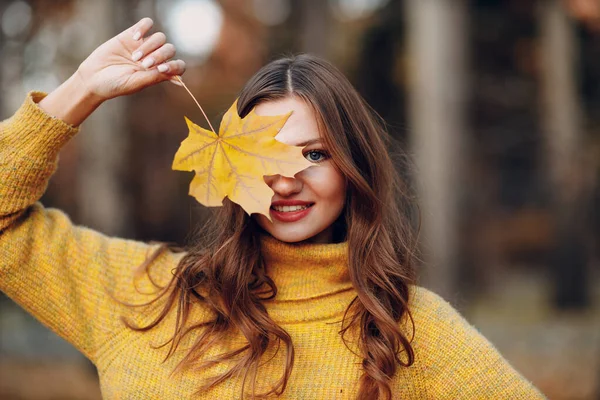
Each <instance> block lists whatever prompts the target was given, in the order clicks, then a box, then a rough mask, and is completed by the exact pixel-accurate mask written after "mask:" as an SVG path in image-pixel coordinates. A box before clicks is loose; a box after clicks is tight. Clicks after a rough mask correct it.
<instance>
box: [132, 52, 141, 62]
mask: <svg viewBox="0 0 600 400" xmlns="http://www.w3.org/2000/svg"><path fill="white" fill-rule="evenodd" d="M143 55H144V53H142V52H141V51H139V50H138V51H135V52H133V54H132V55H131V59H132V60H133V61H137V60H139V59H140V58H142V56H143Z"/></svg>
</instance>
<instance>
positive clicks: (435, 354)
mask: <svg viewBox="0 0 600 400" xmlns="http://www.w3.org/2000/svg"><path fill="white" fill-rule="evenodd" d="M412 312H413V317H414V320H415V342H414V344H415V357H416V361H417V362H419V363H420V364H421V365H423V367H422V368H423V375H424V377H425V386H426V387H427V391H428V392H429V395H430V397H431V398H434V399H458V398H460V399H483V398H486V399H524V400H525V399H527V400H534V399H544V398H545V397H544V396H543V395H542V394H541V393H540V392H539V391H538V390H537V389H536V388H535V387H534V386H533V385H532V384H531V383H530V382H529V381H527V380H526V379H525V378H524V377H523V376H522V375H520V374H519V373H518V372H517V371H516V370H515V369H514V368H513V367H512V366H511V365H510V364H509V363H508V361H507V360H506V359H504V358H503V357H502V355H500V353H499V352H498V351H497V350H496V349H495V348H494V346H493V345H492V344H491V343H490V342H489V341H488V340H487V339H486V338H484V337H483V336H482V335H481V333H479V332H478V331H477V330H476V329H475V328H474V327H473V326H472V325H470V324H469V323H468V322H467V321H466V320H465V319H464V318H463V317H462V316H461V315H460V314H459V313H458V312H457V311H456V310H455V309H454V308H453V307H452V306H451V305H450V304H449V303H448V302H446V301H445V300H444V299H442V298H441V297H440V296H438V295H436V294H435V293H433V292H431V291H429V290H426V289H424V288H418V289H417V291H416V294H415V298H414V306H413V310H412Z"/></svg>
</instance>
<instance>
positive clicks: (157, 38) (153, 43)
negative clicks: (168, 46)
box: [131, 32, 167, 68]
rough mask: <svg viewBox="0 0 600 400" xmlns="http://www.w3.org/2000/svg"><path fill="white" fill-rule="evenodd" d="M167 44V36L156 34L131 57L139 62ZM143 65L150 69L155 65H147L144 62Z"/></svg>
mask: <svg viewBox="0 0 600 400" xmlns="http://www.w3.org/2000/svg"><path fill="white" fill-rule="evenodd" d="M166 42H167V36H166V35H165V34H164V33H162V32H156V33H154V34H153V35H152V36H150V37H149V38H148V39H146V40H145V41H144V43H142V45H141V46H140V47H138V48H137V50H135V51H134V52H133V54H132V55H131V59H132V60H133V61H139V60H141V59H142V58H143V57H145V56H147V55H148V54H150V53H152V52H153V51H154V50H156V49H158V48H159V47H161V46H162V45H164V44H165V43H166ZM142 65H143V66H144V67H146V68H150V67H151V66H152V65H154V63H152V64H150V65H146V64H143V62H142Z"/></svg>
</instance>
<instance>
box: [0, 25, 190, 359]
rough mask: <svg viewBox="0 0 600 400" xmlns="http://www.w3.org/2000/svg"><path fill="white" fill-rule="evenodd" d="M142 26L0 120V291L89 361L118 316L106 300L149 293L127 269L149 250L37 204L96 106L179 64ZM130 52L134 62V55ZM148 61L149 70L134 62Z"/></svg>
mask: <svg viewBox="0 0 600 400" xmlns="http://www.w3.org/2000/svg"><path fill="white" fill-rule="evenodd" d="M151 26H152V21H151V20H150V19H148V18H146V19H143V20H141V21H140V22H138V23H137V24H136V25H134V26H133V27H131V28H129V29H128V30H126V31H124V32H122V33H121V34H119V35H117V36H116V37H114V38H112V39H110V40H109V41H108V42H106V43H104V44H103V45H101V46H100V47H99V48H97V49H96V50H95V51H94V52H93V53H92V54H91V55H90V56H89V57H88V58H87V59H86V60H85V61H84V62H83V63H82V64H81V65H80V67H79V69H78V70H77V72H76V73H75V74H74V75H73V76H72V77H71V78H69V79H68V80H67V81H66V82H65V83H64V84H63V85H61V86H60V87H59V88H57V89H56V90H55V91H53V92H52V93H51V94H49V95H47V96H46V95H45V94H44V93H37V92H32V93H30V94H29V95H28V96H27V98H26V99H25V101H24V103H23V105H22V106H21V108H19V110H17V112H16V113H15V114H14V115H13V116H12V117H11V118H9V119H7V120H6V121H3V122H1V123H0V290H2V291H3V292H5V293H6V294H7V295H8V296H9V297H11V298H12V299H13V300H15V301H16V302H17V303H18V304H20V305H21V306H22V307H23V308H25V309H26V310H27V311H28V312H30V313H31V314H32V315H34V316H35V317H36V318H38V319H39V320H40V321H42V322H43V323H44V324H46V325H47V326H49V327H50V328H51V329H52V330H54V331H55V332H57V333H58V334H59V335H61V336H63V337H64V338H65V339H67V340H68V341H70V342H71V343H73V344H74V345H75V346H76V347H77V348H79V349H80V350H81V351H82V352H83V353H84V354H85V355H86V356H87V357H88V358H90V359H91V360H92V361H95V360H96V359H97V357H98V355H99V353H100V352H101V351H102V349H103V348H106V347H107V346H109V345H110V340H111V338H113V337H114V336H115V334H116V333H115V332H116V329H119V328H120V327H122V325H121V324H120V322H119V316H120V315H124V314H126V313H127V312H128V310H129V309H128V308H126V307H123V306H121V305H119V303H117V302H115V301H113V299H112V297H111V295H114V296H116V297H117V298H118V299H120V300H121V301H124V302H132V303H139V302H141V301H144V300H148V296H146V295H142V294H141V293H139V292H150V289H152V285H151V283H150V282H149V281H148V279H147V278H143V279H141V280H140V281H139V282H137V285H138V286H137V287H138V289H139V292H138V291H137V290H136V289H135V287H134V274H133V271H134V269H135V268H136V267H137V266H139V265H140V264H141V263H142V262H143V261H144V260H145V258H146V256H147V255H149V254H151V253H152V252H153V251H154V250H155V249H156V248H157V247H156V246H149V245H147V244H144V243H140V242H134V241H130V240H124V239H117V238H110V237H106V236H104V235H102V234H101V233H98V232H95V231H93V230H91V229H87V228H85V227H78V226H74V225H73V224H72V223H71V221H70V220H69V218H68V217H67V216H66V215H65V214H64V213H63V212H61V211H59V210H55V209H46V208H44V207H43V206H42V205H41V204H40V203H39V202H38V200H39V199H40V197H41V196H42V195H43V193H44V191H45V190H46V187H47V184H48V180H49V179H50V176H51V175H52V173H53V172H54V170H55V168H56V161H57V156H58V152H59V151H60V149H61V148H62V146H63V145H64V144H65V143H66V142H67V141H68V140H69V139H70V138H71V137H73V136H74V135H75V134H76V133H77V131H78V129H77V128H76V126H78V125H79V124H80V123H81V122H83V121H84V120H85V118H87V116H89V115H90V114H91V113H92V112H93V111H94V109H95V108H96V107H98V105H100V104H101V103H102V102H103V101H106V100H108V99H110V98H113V97H116V96H120V95H125V94H129V93H133V92H136V91H139V90H141V89H143V88H144V87H147V86H150V85H153V84H156V83H159V82H162V81H165V80H169V79H172V78H173V75H180V74H182V73H183V72H184V68H185V65H184V64H183V62H182V61H169V59H170V58H172V57H173V56H174V54H175V49H174V47H173V45H170V44H166V41H165V35H164V34H162V33H156V34H153V35H149V36H148V35H147V32H148V31H149V29H150V28H151ZM138 36H139V38H138ZM138 50H141V52H142V56H141V57H135V52H136V51H138ZM150 58H152V59H153V63H152V65H151V66H149V65H148V64H145V65H144V64H143V63H144V61H145V60H148V59H150ZM146 63H148V61H146ZM146 67H148V68H146ZM159 68H160V69H161V70H164V69H165V68H167V71H164V72H161V71H159ZM179 257H180V255H175V254H172V253H169V252H167V253H165V254H164V255H162V256H161V257H159V258H158V259H157V262H156V265H155V266H154V267H155V268H153V271H154V272H155V274H156V275H154V274H153V278H154V279H155V280H158V281H159V282H160V283H166V282H167V281H168V279H169V276H170V271H171V269H172V268H173V267H174V266H175V264H176V263H177V261H178V259H179Z"/></svg>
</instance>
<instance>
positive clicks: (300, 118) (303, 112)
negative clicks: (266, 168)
mask: <svg viewBox="0 0 600 400" xmlns="http://www.w3.org/2000/svg"><path fill="white" fill-rule="evenodd" d="M255 111H256V113H257V114H258V115H265V116H273V115H283V114H287V113H288V112H290V111H293V113H292V115H291V116H290V117H289V119H288V120H287V122H286V124H285V125H284V126H283V128H282V129H281V131H279V133H278V134H277V136H276V137H275V138H276V139H277V140H278V141H280V142H282V143H286V144H289V145H293V146H304V148H303V150H302V152H303V154H304V156H305V157H306V159H307V160H309V161H311V162H313V163H315V164H318V166H315V167H309V168H306V169H304V170H303V171H300V172H299V173H297V174H296V175H295V176H294V177H293V178H291V177H284V176H281V175H268V176H265V177H264V179H265V182H266V183H267V185H269V187H270V188H271V189H273V191H274V192H275V194H274V195H273V198H272V200H271V210H270V216H271V219H272V221H273V222H270V221H269V220H268V219H267V217H265V216H264V215H262V214H253V218H255V219H256V220H257V222H258V224H259V225H260V226H261V227H262V228H263V229H264V230H266V231H267V232H269V233H270V234H271V235H272V236H273V237H275V238H276V239H278V240H281V241H283V242H300V241H303V240H306V241H310V242H318V243H327V242H331V241H332V238H333V227H332V224H333V223H334V222H335V220H336V219H337V218H338V217H339V216H340V214H341V212H342V210H343V208H344V203H345V198H346V179H345V178H344V176H342V174H341V173H340V171H339V170H338V169H337V168H336V167H335V165H334V164H333V162H332V160H331V158H330V156H329V153H328V151H327V149H326V148H325V147H324V146H325V145H324V143H322V142H321V135H320V133H319V126H318V123H317V118H316V116H315V114H314V112H313V110H312V109H311V107H310V106H309V105H308V104H307V103H306V102H304V101H303V100H302V99H300V98H298V97H287V98H284V99H281V100H275V101H267V102H264V103H260V104H259V105H257V106H256V108H255Z"/></svg>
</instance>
